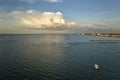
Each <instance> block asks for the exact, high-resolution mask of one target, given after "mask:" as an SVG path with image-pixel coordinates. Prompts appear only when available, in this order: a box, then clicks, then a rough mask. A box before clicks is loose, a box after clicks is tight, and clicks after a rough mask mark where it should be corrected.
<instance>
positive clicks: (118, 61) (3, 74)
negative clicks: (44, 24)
mask: <svg viewBox="0 0 120 80" xmlns="http://www.w3.org/2000/svg"><path fill="white" fill-rule="evenodd" d="M90 40H120V39H119V38H108V37H95V36H81V35H0V80H120V43H97V42H90ZM94 64H99V66H100V70H99V71H96V70H95V69H94Z"/></svg>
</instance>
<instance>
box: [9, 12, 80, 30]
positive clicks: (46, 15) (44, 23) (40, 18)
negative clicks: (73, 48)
mask: <svg viewBox="0 0 120 80" xmlns="http://www.w3.org/2000/svg"><path fill="white" fill-rule="evenodd" d="M10 15H12V16H14V17H15V18H16V19H17V21H18V22H19V23H21V24H23V25H24V26H27V27H28V28H42V29H50V30H54V29H55V30H59V29H60V30H62V29H63V30H64V29H67V28H70V27H74V26H78V24H77V23H76V22H66V21H65V19H64V18H63V14H62V13H61V12H39V11H34V10H27V11H14V12H12V13H11V14H10Z"/></svg>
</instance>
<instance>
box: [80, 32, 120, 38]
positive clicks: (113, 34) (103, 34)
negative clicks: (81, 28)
mask: <svg viewBox="0 0 120 80" xmlns="http://www.w3.org/2000/svg"><path fill="white" fill-rule="evenodd" d="M80 35H91V36H101V37H115V38H120V33H116V34H115V33H80Z"/></svg>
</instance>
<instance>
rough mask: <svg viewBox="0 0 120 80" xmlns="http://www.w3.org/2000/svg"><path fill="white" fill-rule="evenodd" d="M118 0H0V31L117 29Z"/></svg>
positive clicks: (119, 1) (12, 32) (33, 32)
mask: <svg viewBox="0 0 120 80" xmlns="http://www.w3.org/2000/svg"><path fill="white" fill-rule="evenodd" d="M119 3H120V0H0V34H40V33H46V34H48V33H81V32H84V33H88V32H89V33H120V5H119Z"/></svg>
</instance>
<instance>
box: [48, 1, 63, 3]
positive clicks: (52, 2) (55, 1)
mask: <svg viewBox="0 0 120 80" xmlns="http://www.w3.org/2000/svg"><path fill="white" fill-rule="evenodd" d="M46 1H48V2H51V3H55V2H63V1H62V0H46Z"/></svg>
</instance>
